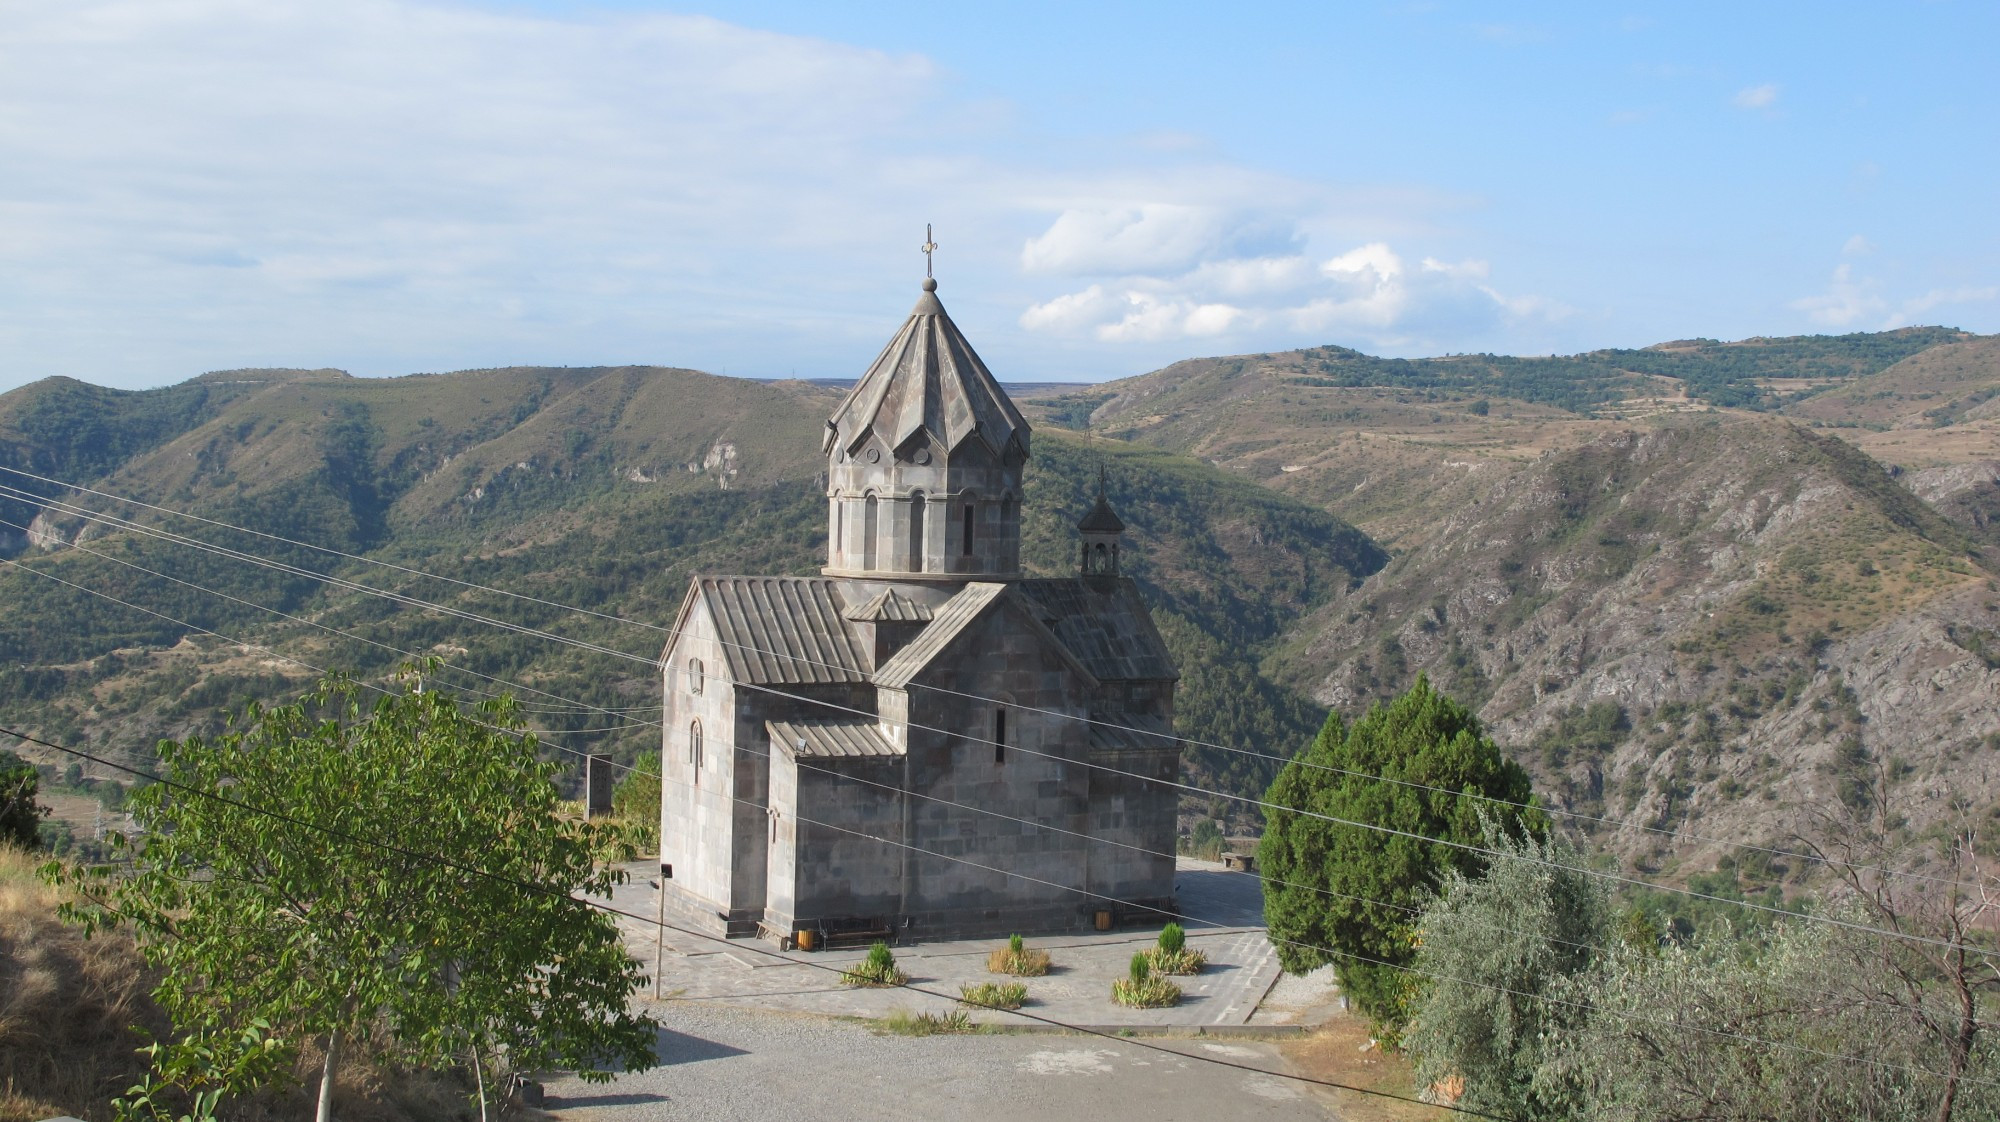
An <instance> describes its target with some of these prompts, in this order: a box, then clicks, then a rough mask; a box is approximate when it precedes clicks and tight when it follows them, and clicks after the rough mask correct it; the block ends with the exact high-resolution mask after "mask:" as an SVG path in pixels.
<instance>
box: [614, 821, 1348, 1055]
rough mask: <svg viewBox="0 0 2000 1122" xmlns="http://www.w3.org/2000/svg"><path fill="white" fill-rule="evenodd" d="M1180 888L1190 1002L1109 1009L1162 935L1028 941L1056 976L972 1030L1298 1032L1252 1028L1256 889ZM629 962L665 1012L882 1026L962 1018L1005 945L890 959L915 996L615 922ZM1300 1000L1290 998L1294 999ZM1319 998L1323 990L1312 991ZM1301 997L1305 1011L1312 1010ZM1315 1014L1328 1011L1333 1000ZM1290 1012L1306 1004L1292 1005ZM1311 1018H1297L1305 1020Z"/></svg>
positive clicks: (1240, 880)
mask: <svg viewBox="0 0 2000 1122" xmlns="http://www.w3.org/2000/svg"><path fill="white" fill-rule="evenodd" d="M640 870H645V871H650V867H648V866H636V867H635V872H634V876H633V878H632V882H631V883H628V884H626V885H623V886H621V887H620V888H619V890H618V892H617V894H616V895H615V897H614V902H615V903H616V904H617V906H618V907H619V908H620V909H622V910H624V911H626V912H632V913H637V914H642V915H651V914H652V913H653V908H654V904H655V900H654V896H653V890H652V888H651V887H650V885H649V884H648V882H647V880H646V878H645V875H644V872H642V871H640ZM1175 883H1176V888H1177V891H1178V894H1179V898H1180V902H1181V910H1182V912H1183V913H1184V914H1185V915H1186V916H1187V917H1188V919H1187V920H1186V921H1185V926H1186V928H1187V933H1188V945H1189V946H1190V947H1192V948H1194V949H1196V950H1199V951H1201V952H1202V953H1204V954H1206V955H1207V956H1208V963H1209V964H1208V967H1207V969H1205V970H1203V971H1202V972H1201V973H1200V974H1198V975H1195V976H1193V977H1182V978H1176V979H1174V980H1175V982H1176V983H1177V984H1179V985H1180V987H1181V989H1182V992H1183V993H1184V994H1185V996H1184V997H1183V998H1182V1000H1181V1003H1180V1004H1179V1005H1177V1006H1175V1007H1173V1008H1170V1009H1127V1008H1125V1007H1123V1006H1120V1005H1117V1004H1114V1003H1113V1002H1112V1000H1111V983H1112V981H1114V980H1115V979H1118V978H1122V977H1124V976H1125V973H1126V969H1127V965H1128V964H1129V963H1130V961H1131V958H1132V954H1133V952H1135V951H1138V950H1142V949H1144V948H1146V947H1149V946H1151V945H1153V942H1154V940H1155V939H1156V938H1157V936H1158V934H1159V928H1158V927H1150V928H1136V929H1130V930H1120V931H1111V932H1102V933H1098V932H1092V933H1088V934H1078V935H1066V936H1059V937H1053V938H1039V939H1031V940H1030V941H1029V942H1030V945H1032V946H1037V947H1041V948H1043V949H1045V950H1047V951H1048V952H1049V954H1050V956H1051V957H1052V959H1053V960H1054V966H1053V968H1052V969H1051V971H1050V973H1049V974H1048V975H1047V976H1045V977H1040V978H1027V979H1021V980H1022V981H1023V982H1025V984H1026V985H1027V987H1028V1004H1027V1005H1026V1006H1025V1007H1024V1008H1023V1010H1022V1013H1023V1014H1028V1015H1017V1014H1012V1013H1005V1012H1000V1011H995V1010H972V1011H970V1012H971V1013H972V1016H973V1019H974V1020H976V1021H980V1022H985V1023H992V1024H1010V1025H1017V1026H1022V1025H1036V1024H1042V1023H1044V1021H1060V1022H1063V1023H1066V1024H1076V1025H1089V1026H1101V1027H1109V1028H1128V1027H1129V1028H1139V1027H1146V1028H1151V1029H1156V1030H1157V1029H1161V1028H1168V1027H1174V1028H1182V1029H1193V1028H1197V1027H1203V1028H1213V1027H1224V1028H1227V1027H1241V1026H1248V1025H1252V1024H1257V1025H1272V1024H1284V1023H1296V1021H1297V1018H1285V1017H1273V1016H1269V1015H1267V1016H1264V1017H1258V1016H1257V1013H1258V1010H1259V1007H1260V1005H1262V1004H1264V1003H1265V999H1266V997H1267V995H1269V994H1271V992H1272V989H1273V987H1274V986H1275V985H1276V983H1277V982H1278V980H1279V974H1280V971H1279V968H1278V960H1277V956H1276V954H1275V953H1274V952H1273V951H1272V949H1271V945H1270V943H1269V942H1268V941H1267V940H1266V939H1265V937H1264V928H1263V896H1262V893H1261V891H1260V888H1261V882H1259V881H1258V879H1257V878H1256V877H1254V876H1249V875H1246V874H1243V873H1236V872H1229V871H1227V870H1224V869H1223V868H1222V866H1220V865H1217V864H1213V863H1210V862H1203V861H1194V860H1190V859H1187V858H1183V859H1181V860H1180V861H1179V862H1178V866H1177V869H1176V873H1175ZM620 922H621V923H622V924H623V926H624V927H625V933H626V939H627V941H628V943H629V944H630V945H631V947H632V950H633V952H634V953H635V954H637V955H638V956H639V957H640V958H641V959H642V960H643V961H645V962H646V963H647V964H648V965H649V966H650V965H651V964H652V963H653V962H654V960H655V956H656V953H657V956H658V960H659V962H660V987H659V992H660V995H661V996H662V998H664V999H665V1000H667V1001H702V1002H713V1003H720V1004H726V1005H737V1006H741V1007H745V1008H757V1009H766V1010H782V1011H786V1012H799V1013H820V1014H828V1015H836V1016H850V1017H866V1018H878V1017H883V1016H886V1015H887V1014H889V1013H890V1012H891V1011H893V1010H897V1009H902V1010H907V1011H909V1012H912V1013H916V1012H925V1011H930V1012H945V1011H949V1010H952V1009H955V1008H958V1007H959V1006H958V1003H957V998H958V996H959V987H960V986H961V985H964V984H978V983H980V982H987V981H995V980H1000V981H1007V980H1011V979H1007V978H1005V977H1004V976H1001V975H994V974H991V973H988V972H987V969H986V957H987V955H988V954H989V953H990V952H991V951H993V950H994V949H996V948H997V947H999V946H1001V945H1002V940H1000V939H972V940H938V941H915V942H911V943H906V944H903V945H901V946H898V947H897V948H896V961H897V964H898V965H899V966H900V967H901V968H902V970H903V972H904V973H905V974H907V975H909V978H910V985H909V986H907V987H902V988H894V989H866V988H856V987H850V986H843V985H841V984H840V979H839V976H838V971H839V970H840V969H843V968H845V967H848V966H852V965H854V964H855V963H856V962H859V961H860V960H861V958H862V956H863V954H864V950H863V949H862V948H853V949H843V950H833V951H779V950H777V949H776V947H775V946H774V945H772V944H771V943H768V942H763V941H749V940H722V939H711V938H706V937H703V936H699V935H691V934H684V933H682V932H679V931H667V932H665V933H664V936H663V944H664V945H663V946H661V947H658V948H656V946H655V938H656V934H655V928H654V927H653V925H651V924H649V923H641V922H639V921H637V920H629V919H628V920H621V921H620ZM1293 988H1294V989H1296V987H1293ZM1319 988H1320V989H1326V987H1325V986H1324V985H1322V986H1321V987H1319ZM1313 989H1314V987H1307V990H1308V993H1307V994H1306V995H1303V996H1304V1000H1303V1003H1302V1004H1303V1005H1304V1006H1311V1005H1313V1004H1314V1002H1313V1001H1312V1000H1311V997H1310V991H1312V990H1313ZM1321 997H1322V1000H1321V1001H1320V1002H1319V1003H1318V1004H1320V1005H1325V1004H1327V1003H1328V1002H1330V1001H1331V1000H1332V995H1331V993H1330V992H1325V993H1323V994H1321ZM1291 1002H1292V1003H1293V1004H1299V1003H1301V995H1298V994H1293V995H1291ZM1307 1012H1308V1010H1307V1009H1303V1008H1302V1009H1301V1015H1305V1014H1306V1013H1307Z"/></svg>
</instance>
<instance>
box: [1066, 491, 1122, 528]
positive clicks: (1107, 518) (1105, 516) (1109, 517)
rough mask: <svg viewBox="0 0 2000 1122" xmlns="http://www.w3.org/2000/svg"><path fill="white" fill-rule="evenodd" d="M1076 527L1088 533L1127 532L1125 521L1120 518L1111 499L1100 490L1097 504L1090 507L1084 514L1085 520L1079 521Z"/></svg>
mask: <svg viewBox="0 0 2000 1122" xmlns="http://www.w3.org/2000/svg"><path fill="white" fill-rule="evenodd" d="M1076 528H1077V529H1079V530H1082V531H1083V532H1084V533H1087V534H1122V533H1124V532H1125V523H1124V522H1123V521H1122V520H1121V519H1119V517H1118V514H1117V512H1116V511H1114V510H1112V509H1111V500H1109V499H1107V498H1105V497H1104V492H1102V491H1099V492H1098V493H1097V505H1096V506H1094V507H1091V508H1090V513H1089V514H1086V515H1084V516H1083V521H1081V522H1078V523H1077V524H1076Z"/></svg>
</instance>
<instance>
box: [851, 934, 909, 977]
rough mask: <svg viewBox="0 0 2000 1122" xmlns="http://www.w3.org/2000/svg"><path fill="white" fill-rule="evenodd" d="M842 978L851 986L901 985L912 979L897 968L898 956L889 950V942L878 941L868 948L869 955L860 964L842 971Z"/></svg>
mask: <svg viewBox="0 0 2000 1122" xmlns="http://www.w3.org/2000/svg"><path fill="white" fill-rule="evenodd" d="M840 980H841V982H842V984H844V985H849V986H900V985H902V984H903V983H904V982H907V981H909V980H910V979H909V976H908V975H906V974H904V973H903V972H902V971H901V970H899V969H897V968H896V956H895V955H894V954H893V953H892V952H891V951H890V950H889V944H887V943H883V942H877V943H876V944H875V945H874V946H872V947H869V948H868V957H867V958H864V959H862V960H861V963H860V965H858V966H856V967H855V968H854V969H852V970H843V971H841V974H840Z"/></svg>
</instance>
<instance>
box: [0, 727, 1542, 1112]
mask: <svg viewBox="0 0 2000 1122" xmlns="http://www.w3.org/2000/svg"><path fill="white" fill-rule="evenodd" d="M0 733H4V734H6V735H8V736H12V737H14V738H15V739H17V740H20V741H23V742H25V743H29V744H37V745H40V746H42V747H44V748H49V749H52V750H54V751H58V752H66V753H68V754H70V755H72V756H76V757H78V758H81V759H85V760H89V761H91V762H93V763H96V764H99V765H100V766H103V767H108V768H112V769H114V770H117V771H122V772H125V773H126V774H128V775H132V776H135V777H139V778H145V779H150V780H152V781H153V782H155V783H160V784H163V785H165V786H167V787H168V788H169V789H171V790H177V791H182V792H185V793H187V794H190V795H193V796H196V797H198V798H205V799H210V800H213V801H216V802H220V803H225V804H227V805H230V806H233V807H236V808H237V809H239V810H243V811H247V812H249V813H251V814H256V815H261V816H264V817H269V818H274V819H277V820H279V821H282V822H285V823H287V824H290V825H293V826H298V827H302V828H304V829H308V830H313V831H315V832H318V833H322V834H325V835H327V836H329V837H335V838H339V839H341V840H343V841H348V842H352V843H355V844H358V845H365V846H369V847H371V848H374V849H380V850H382V851H384V852H388V853H393V854H396V855H397V856H400V857H406V858H409V859H411V860H415V861H424V862H428V863H431V864H435V865H438V866H441V867H443V868H448V869H452V870H454V871H457V872H461V873H466V874H469V875H471V876H476V877H480V878H482V879H485V880H491V881H494V882H496V883H500V884H507V885H511V886H513V887H516V888H519V889H522V890H524V891H529V892H534V893H537V894H540V895H545V896H556V897H558V898H561V899H564V900H570V901H573V902H575V903H576V904H578V905H580V906H582V907H587V908H592V909H595V910H597V911H600V912H604V913H606V914H609V915H615V916H621V917H623V918H626V919H631V920H636V921H638V922H639V923H642V924H646V925H648V926H654V927H659V928H661V929H663V930H667V931H675V932H679V933H680V934H684V935H693V936H695V937H697V938H707V936H705V935H703V934H702V933H701V932H699V931H695V930H693V929H691V928H686V927H681V926H679V925H676V924H671V923H667V922H665V921H663V920H660V919H656V918H654V917H651V916H645V915H641V914H639V913H637V912H628V911H625V910H624V909H622V908H618V907H616V906H614V905H612V904H610V903H609V902H599V901H596V900H592V899H590V898H588V897H578V896H576V895H574V894H572V893H567V892H562V891H560V890H557V889H554V888H551V887H549V886H547V885H544V884H538V883H536V882H534V881H526V880H521V879H519V878H516V877H509V876H504V875H501V874H499V873H493V872H488V871H487V870H485V869H481V868H478V867H476V866H472V865H467V864H464V863H463V862H460V861H455V860H453V859H451V858H448V857H444V856H441V855H439V854H432V853H422V852H419V851H417V850H412V849H408V848H405V847H403V846H399V845H395V844H393V843H390V842H384V841H378V840H375V839H372V838H364V837H361V836H359V835H356V834H353V833H349V832H347V831H345V830H339V829H335V828H333V827H330V826H324V825H321V824H319V823H316V822H309V821H307V820H305V819H302V818H299V817H297V816H295V815H291V814H287V813H284V812H282V811H276V810H271V809H269V808H265V807H258V806H253V805H251V804H249V803H247V802H244V801H242V800H240V799H234V798H230V797H229V796H227V795H223V794H220V793H219V792H215V791H210V790H206V789H204V788H200V787H196V786H194V785H192V784H187V783H182V782H180V781H178V780H173V779H168V778H166V777H164V776H160V775H155V774H153V773H151V772H146V771H142V770H140V769H138V768H134V767H129V766H127V765H125V764H119V763H114V762H112V761H110V760H107V759H105V758H103V757H101V756H98V755H95V754H94V753H90V752H85V751H83V750H81V749H77V748H71V747H68V746H67V745H63V744H57V743H55V742H53V741H48V740H42V739H40V738H38V737H33V736H28V735H26V734H25V733H21V732H18V731H16V730H14V729H11V728H6V727H4V726H0ZM662 891H664V886H663V887H662ZM744 949H746V950H751V951H754V952H756V953H758V954H763V955H767V956H769V957H774V958H778V959H780V960H782V961H784V962H786V963H790V964H793V965H798V966H808V967H811V968H813V969H816V970H821V971H826V972H830V973H836V974H844V973H846V971H843V970H841V969H840V968H839V967H837V966H830V965H827V964H824V963H818V962H812V961H810V960H800V959H795V958H792V957H790V956H787V955H784V954H781V953H779V952H777V951H771V950H767V949H765V948H763V947H757V946H746V947H745V948H744ZM897 988H900V989H907V990H909V991H910V992H912V993H919V994H923V995H925V996H927V997H936V998H941V999H943V1000H947V1001H956V1002H962V1001H964V1000H965V999H964V997H963V995H960V996H958V997H954V996H952V995H950V994H946V993H940V992H938V991H936V990H930V989H925V988H923V987H922V986H918V985H914V984H912V983H909V982H904V983H902V984H901V985H900V986H899V987H897ZM970 1004H974V1005H978V1004H979V1003H977V1002H972V1003H970ZM986 1008H991V1007H990V1006H988V1007H986ZM1007 1012H1012V1013H1013V1014H1014V1015H1015V1016H1019V1017H1024V1018H1026V1019H1028V1020H1031V1021H1036V1022H1039V1023H1041V1024H1045V1025H1049V1026H1052V1027H1055V1028H1061V1029H1065V1030H1067V1031H1070V1032H1076V1033H1081V1034H1083V1035H1087V1036H1096V1037H1101V1038H1103V1039H1106V1040H1113V1041H1118V1042H1121V1043H1125V1044H1130V1045H1133V1046H1135V1047H1139V1048H1146V1049H1149V1050H1151V1051H1155V1052H1161V1053H1165V1054H1167V1055H1172V1056H1179V1057H1181V1058H1183V1059H1193V1060H1199V1061H1201V1062H1203V1063H1212V1064H1215V1065H1217V1066H1219V1067H1228V1068H1234V1069H1236V1070H1239V1071H1247V1072H1252V1073H1255V1074H1258V1075H1268V1076H1276V1077H1278V1078H1282V1079H1291V1080H1294V1081H1297V1082H1301V1083H1310V1084H1314V1085H1317V1086H1321V1087H1328V1088H1332V1089H1334V1090H1340V1091H1354V1092H1357V1093H1359V1094H1364V1095H1372V1096H1376V1097H1378V1098H1386V1099H1394V1100H1397V1101H1399V1102H1407V1103H1417V1104H1420V1105H1425V1106H1436V1107H1438V1108H1439V1109H1441V1110H1449V1111H1453V1112H1455V1113H1459V1114H1466V1115H1470V1116H1472V1117H1476V1118H1491V1119H1497V1120H1499V1122H1519V1120H1516V1119H1512V1118H1510V1117H1508V1116H1506V1115H1498V1114H1489V1113H1487V1112H1484V1111H1478V1110H1473V1109H1470V1108H1467V1107H1460V1106H1456V1105H1446V1104H1438V1103H1425V1102H1424V1101H1423V1100H1422V1099H1419V1098H1416V1097H1414V1096H1410V1095H1398V1094H1395V1093H1394V1092H1390V1091H1378V1090H1375V1089H1373V1088H1368V1087H1360V1086H1355V1085H1353V1084H1348V1083H1340V1082H1337V1081H1335V1080H1331V1079H1320V1078H1317V1077H1315V1076H1308V1075H1294V1074H1291V1073H1289V1072H1282V1071H1272V1070H1269V1069H1267V1068H1260V1067H1256V1066H1254V1065H1251V1064H1244V1063H1239V1062H1236V1061H1232V1060H1226V1059H1224V1058H1222V1057H1220V1056H1213V1057H1211V1056H1205V1055H1201V1054H1199V1053H1193V1052H1182V1051H1179V1050H1177V1049H1173V1048H1167V1047H1165V1046H1163V1045H1158V1044H1153V1043H1150V1042H1148V1041H1144V1040H1140V1039H1137V1038H1134V1037H1122V1036H1118V1035H1116V1034H1113V1033H1109V1032H1105V1031H1102V1030H1100V1029H1093V1028H1091V1027H1089V1026H1087V1025H1075V1024H1070V1023H1068V1022H1066V1021H1058V1020H1056V1019H1054V1018H1052V1017H1043V1016H1041V1015H1039V1014H1035V1013H1028V1012H1025V1011H1023V1010H1007Z"/></svg>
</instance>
